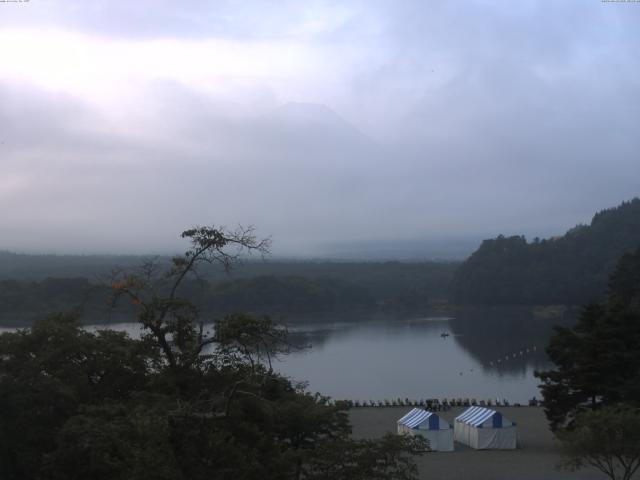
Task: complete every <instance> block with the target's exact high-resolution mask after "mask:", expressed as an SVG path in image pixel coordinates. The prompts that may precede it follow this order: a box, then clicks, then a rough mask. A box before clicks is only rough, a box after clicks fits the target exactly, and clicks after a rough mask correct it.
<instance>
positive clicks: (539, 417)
mask: <svg viewBox="0 0 640 480" xmlns="http://www.w3.org/2000/svg"><path fill="white" fill-rule="evenodd" d="M410 409H411V407H390V408H354V409H352V410H351V412H350V419H351V423H352V425H353V435H354V437H356V438H374V437H379V436H381V435H383V434H385V433H386V432H393V433H395V431H396V421H397V420H398V418H400V417H401V416H402V415H404V414H405V413H406V412H408V411H409V410H410ZM463 410H464V408H452V409H451V410H449V411H447V412H438V413H439V414H440V415H441V416H442V417H443V418H445V419H446V420H448V421H449V422H452V421H453V419H454V417H455V416H457V415H459V414H460V412H462V411H463ZM496 410H498V411H500V412H501V413H502V414H503V415H504V416H505V417H507V418H508V419H510V420H512V421H514V422H516V423H517V424H518V443H519V445H520V447H519V448H518V449H517V450H473V449H471V448H469V447H467V446H465V445H461V444H459V443H456V444H455V451H454V452H432V453H429V454H426V455H424V456H422V457H419V458H418V459H417V462H418V467H419V470H420V478H424V479H431V480H437V479H447V480H472V479H477V480H503V479H504V480H512V479H518V480H534V479H536V480H538V479H545V480H565V479H566V480H571V479H583V480H592V479H593V480H597V479H601V480H602V479H605V478H607V477H606V476H604V475H603V474H602V473H600V472H598V471H596V470H581V471H579V472H568V471H566V470H558V469H557V468H556V466H557V464H558V462H559V461H560V455H559V453H558V447H557V445H556V444H555V441H554V438H553V435H552V434H551V432H550V431H549V428H548V426H547V421H546V418H545V416H544V411H543V410H542V408H537V407H500V408H496Z"/></svg>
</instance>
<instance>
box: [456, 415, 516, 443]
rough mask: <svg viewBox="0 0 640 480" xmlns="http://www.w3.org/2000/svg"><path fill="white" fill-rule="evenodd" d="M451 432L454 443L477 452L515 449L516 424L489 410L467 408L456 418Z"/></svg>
mask: <svg viewBox="0 0 640 480" xmlns="http://www.w3.org/2000/svg"><path fill="white" fill-rule="evenodd" d="M453 431H454V438H455V441H456V442H460V443H464V444H465V445H469V446H470V447H471V448H475V449H478V450H484V449H500V450H507V449H514V448H516V443H517V433H516V424H515V423H513V422H511V421H509V420H507V419H506V418H504V417H503V416H502V414H501V413H500V412H496V411H495V410H491V409H489V408H484V407H471V408H468V409H467V410H465V411H464V412H462V414H461V415H459V416H457V417H456V419H455V424H454V429H453Z"/></svg>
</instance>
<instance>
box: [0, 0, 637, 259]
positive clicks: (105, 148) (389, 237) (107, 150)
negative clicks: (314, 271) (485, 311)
mask: <svg viewBox="0 0 640 480" xmlns="http://www.w3.org/2000/svg"><path fill="white" fill-rule="evenodd" d="M638 25H640V2H636V3H634V2H613V1H601V0H563V1H562V2H557V1H532V0H531V1H530V0H519V1H517V2H515V1H513V0H505V1H497V0H486V1H479V0H466V1H459V2H447V1H444V0H443V1H440V0H430V1H426V0H406V1H402V2H398V1H391V0H390V1H380V0H363V1H314V0H308V1H304V2H300V1H294V0H292V1H287V0H284V1H283V0H280V1H254V0H245V1H242V2H240V1H223V0H220V1H209V2H204V1H197V0H195V1H190V2H177V1H164V0H153V1H152V0H138V1H136V2H114V1H101V0H93V1H91V2H88V1H75V0H66V1H45V0H30V1H22V2H17V1H16V2H13V1H3V2H0V219H1V224H0V249H6V250H12V251H18V252H28V253H31V252H33V253H35V252H38V253H164V252H173V251H176V250H179V249H181V248H182V245H183V244H182V243H181V241H180V240H179V234H180V232H181V231H182V230H184V229H186V228H189V227H190V226H193V225H211V224H214V225H223V226H227V227H230V228H233V227H234V226H236V225H238V224H241V225H254V226H255V228H256V231H257V232H258V234H259V235H262V236H270V237H271V238H272V240H273V253H274V254H275V255H280V256H302V257H304V256H312V257H332V256H340V255H351V256H366V255H368V254H371V255H377V254H381V253H380V252H384V254H383V255H384V256H387V257H390V258H391V257H398V258H401V257H406V256H414V255H415V256H424V257H426V258H429V257H437V256H443V257H446V256H447V255H448V253H447V251H448V250H447V247H451V250H450V252H453V251H454V250H455V251H456V252H458V253H456V254H455V255H458V254H460V255H462V253H460V252H463V251H464V250H465V248H471V247H468V245H474V244H475V242H477V241H479V240H480V239H482V238H489V237H494V236H496V235H498V234H506V235H511V234H524V235H527V236H528V237H529V238H532V237H534V236H540V237H547V236H552V235H557V234H562V233H563V232H565V231H566V230H568V229H569V228H571V227H572V226H574V225H576V224H578V223H588V222H589V221H590V219H591V217H592V216H593V214H594V213H595V212H596V211H598V210H601V209H604V208H608V207H612V206H615V205H617V204H619V203H620V202H622V201H623V200H629V199H631V198H633V197H635V196H638V195H639V194H640V158H638V152H639V151H640V148H639V147H640V135H639V134H638V128H639V124H638V119H640V48H639V47H640V28H638ZM463 245H464V247H463ZM456 248H457V249H456ZM376 252H377V253H376ZM450 254H451V255H453V254H452V253H450Z"/></svg>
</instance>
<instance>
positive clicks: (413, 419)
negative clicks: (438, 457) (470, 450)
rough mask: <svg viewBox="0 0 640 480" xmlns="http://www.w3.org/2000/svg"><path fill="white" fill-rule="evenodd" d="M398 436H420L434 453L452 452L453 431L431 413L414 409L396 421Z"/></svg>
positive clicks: (442, 420)
mask: <svg viewBox="0 0 640 480" xmlns="http://www.w3.org/2000/svg"><path fill="white" fill-rule="evenodd" d="M398 434H406V435H421V436H423V437H424V438H426V439H427V440H429V448H431V450H433V451H434V452H451V451H453V429H452V427H451V425H449V422H447V421H446V420H444V419H442V418H440V417H439V416H438V415H436V414H435V413H433V412H429V411H427V410H422V409H420V408H414V409H412V410H411V411H410V412H408V413H407V414H406V415H404V416H403V417H402V418H401V419H400V420H398Z"/></svg>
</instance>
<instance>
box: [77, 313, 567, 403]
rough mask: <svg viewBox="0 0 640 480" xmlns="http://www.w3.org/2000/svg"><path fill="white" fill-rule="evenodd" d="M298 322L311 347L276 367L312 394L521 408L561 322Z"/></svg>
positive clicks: (502, 317)
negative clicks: (505, 403) (492, 402)
mask: <svg viewBox="0 0 640 480" xmlns="http://www.w3.org/2000/svg"><path fill="white" fill-rule="evenodd" d="M296 320H297V322H296V323H295V324H292V325H291V326H290V332H291V340H292V341H293V343H295V344H298V345H308V346H309V348H306V349H302V350H300V351H297V352H295V353H293V354H291V355H289V356H286V357H284V358H282V359H281V360H280V361H279V362H277V363H276V364H275V365H274V367H275V368H276V369H277V370H279V371H280V372H282V373H283V374H285V375H287V376H289V377H291V378H292V379H293V380H296V381H307V382H308V388H309V390H311V391H313V392H315V391H318V392H321V393H323V394H325V395H329V396H331V397H333V398H337V399H343V398H348V399H353V400H356V399H358V400H384V399H392V398H398V397H400V398H403V399H404V398H405V397H409V398H411V399H421V398H440V399H442V398H452V397H455V398H458V397H462V398H466V397H469V398H477V399H478V400H480V399H489V398H491V399H495V398H496V397H499V398H501V399H502V398H506V399H508V400H509V401H511V402H521V403H522V402H526V401H527V400H528V399H530V398H532V397H534V396H536V397H537V398H540V393H539V391H538V387H537V386H538V383H539V382H538V380H537V379H536V378H535V377H534V376H533V372H534V370H540V369H545V368H547V367H549V366H550V365H549V363H548V360H547V359H546V356H545V354H544V346H545V345H546V343H547V341H548V338H549V336H550V334H551V331H552V325H553V324H554V323H556V321H553V322H552V321H542V320H540V319H534V318H532V317H531V316H530V315H528V314H526V313H522V312H518V311H509V310H506V311H505V310H499V311H478V310H474V311H470V312H465V313H459V314H456V318H445V317H410V318H394V317H391V316H385V317H380V316H377V317H374V318H366V319H358V321H355V322H354V321H344V320H343V321H327V319H324V321H323V322H320V323H319V322H317V321H315V322H313V323H300V321H301V320H300V319H296ZM109 327H110V328H115V329H119V330H126V331H128V332H130V334H132V335H133V336H137V335H138V334H139V331H140V330H139V327H138V325H137V324H135V323H120V324H111V325H109ZM89 328H104V326H93V327H89ZM443 332H447V333H449V336H448V337H446V338H443V337H442V336H441V334H442V333H443Z"/></svg>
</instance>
